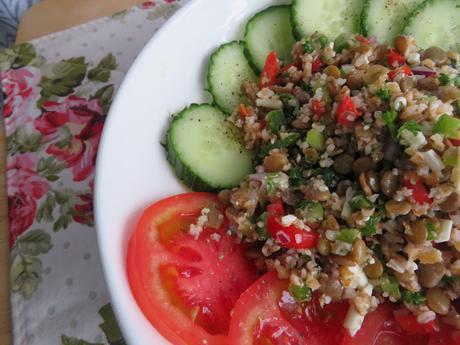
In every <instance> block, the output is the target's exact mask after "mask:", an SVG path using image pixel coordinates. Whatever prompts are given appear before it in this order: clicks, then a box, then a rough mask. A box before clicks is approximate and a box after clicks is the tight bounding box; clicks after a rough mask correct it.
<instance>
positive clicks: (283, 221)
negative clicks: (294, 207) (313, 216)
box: [281, 214, 297, 226]
mask: <svg viewBox="0 0 460 345" xmlns="http://www.w3.org/2000/svg"><path fill="white" fill-rule="evenodd" d="M296 220H297V217H296V216H294V215H293V214H287V215H285V216H283V217H282V218H281V224H283V226H289V225H291V224H292V223H294V222H295V221H296Z"/></svg>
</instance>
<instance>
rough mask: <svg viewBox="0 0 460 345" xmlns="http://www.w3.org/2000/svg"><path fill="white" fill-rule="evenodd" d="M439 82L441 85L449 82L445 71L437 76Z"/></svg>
mask: <svg viewBox="0 0 460 345" xmlns="http://www.w3.org/2000/svg"><path fill="white" fill-rule="evenodd" d="M438 80H439V84H441V85H447V84H449V76H448V75H447V74H445V73H441V74H440V75H439V77H438Z"/></svg>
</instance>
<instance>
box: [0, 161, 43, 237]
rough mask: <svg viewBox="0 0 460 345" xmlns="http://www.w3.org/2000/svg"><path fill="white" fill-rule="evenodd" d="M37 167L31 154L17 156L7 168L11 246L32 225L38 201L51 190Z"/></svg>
mask: <svg viewBox="0 0 460 345" xmlns="http://www.w3.org/2000/svg"><path fill="white" fill-rule="evenodd" d="M35 167H36V162H35V161H34V158H33V156H32V155H30V154H21V155H16V156H15V157H13V158H12V159H11V161H10V162H9V164H8V166H7V171H6V178H7V189H8V220H9V233H10V237H9V240H10V245H13V244H14V241H15V240H16V238H17V237H18V236H19V235H21V234H22V233H23V232H24V231H26V230H27V229H28V228H29V227H30V226H31V225H32V223H33V221H34V218H35V213H36V210H37V201H38V200H39V199H40V198H42V197H43V196H44V195H45V194H46V193H47V192H48V190H49V185H48V182H47V181H46V179H44V178H43V177H41V176H40V175H38V174H37V171H36V170H35V169H36V168H35Z"/></svg>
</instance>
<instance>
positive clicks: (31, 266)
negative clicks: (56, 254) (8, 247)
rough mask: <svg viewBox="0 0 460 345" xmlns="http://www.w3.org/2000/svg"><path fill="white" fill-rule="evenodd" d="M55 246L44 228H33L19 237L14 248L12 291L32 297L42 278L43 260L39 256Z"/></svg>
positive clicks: (12, 254) (12, 252)
mask: <svg viewBox="0 0 460 345" xmlns="http://www.w3.org/2000/svg"><path fill="white" fill-rule="evenodd" d="M52 247H53V245H52V244H51V237H50V235H49V234H47V233H46V232H45V231H43V230H32V231H29V232H27V233H26V234H24V235H23V236H21V237H19V238H18V239H17V241H16V243H15V245H14V246H13V248H12V251H11V260H12V267H11V272H10V279H11V291H12V292H13V293H19V294H21V295H22V296H23V297H24V298H26V299H28V298H30V297H32V295H33V293H34V292H35V291H36V290H37V287H38V285H39V284H40V282H41V280H42V274H43V267H42V262H41V260H40V259H39V258H37V256H39V255H41V254H46V253H48V252H49V250H50V249H51V248H52Z"/></svg>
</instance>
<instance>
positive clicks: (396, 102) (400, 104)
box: [393, 96, 407, 111]
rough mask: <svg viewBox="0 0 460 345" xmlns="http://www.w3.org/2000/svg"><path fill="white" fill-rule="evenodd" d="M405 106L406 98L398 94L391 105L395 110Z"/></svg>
mask: <svg viewBox="0 0 460 345" xmlns="http://www.w3.org/2000/svg"><path fill="white" fill-rule="evenodd" d="M406 106H407V100H406V98H404V97H402V96H399V97H397V98H396V99H395V100H394V102H393V107H394V108H395V110H396V111H401V110H402V109H403V108H405V107H406Z"/></svg>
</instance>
